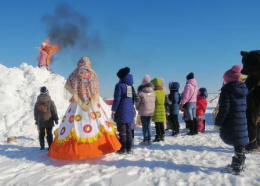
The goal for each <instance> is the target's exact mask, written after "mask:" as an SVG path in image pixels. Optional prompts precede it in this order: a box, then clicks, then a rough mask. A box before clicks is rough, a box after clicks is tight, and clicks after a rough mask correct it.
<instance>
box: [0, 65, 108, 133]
mask: <svg viewBox="0 0 260 186" xmlns="http://www.w3.org/2000/svg"><path fill="white" fill-rule="evenodd" d="M65 82H66V80H65V79H64V77H62V76H60V75H57V74H55V73H51V72H50V71H48V70H46V69H45V68H38V67H33V66H29V65H27V64H26V63H22V64H21V65H20V66H19V68H7V67H5V66H3V65H1V64H0V103H1V105H0V123H1V125H0V136H5V137H7V136H17V137H18V136H37V135H38V134H37V130H36V125H35V121H34V117H33V108H34V104H35V102H36V100H37V96H38V95H39V93H40V87H41V86H46V87H47V88H48V89H49V93H50V96H51V98H52V100H53V101H54V102H55V104H56V107H57V111H58V114H59V117H60V118H62V115H63V114H64V113H65V111H66V109H67V106H68V104H69V101H68V100H67V99H65V91H64V84H65ZM100 101H101V104H102V106H103V107H105V110H107V112H110V108H109V106H107V105H106V104H105V103H104V102H103V100H102V99H100ZM108 114H110V113H108Z"/></svg>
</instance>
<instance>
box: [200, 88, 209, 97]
mask: <svg viewBox="0 0 260 186" xmlns="http://www.w3.org/2000/svg"><path fill="white" fill-rule="evenodd" d="M199 92H200V95H201V96H202V97H205V98H207V97H208V91H207V89H206V88H204V87H201V88H200V89H199Z"/></svg>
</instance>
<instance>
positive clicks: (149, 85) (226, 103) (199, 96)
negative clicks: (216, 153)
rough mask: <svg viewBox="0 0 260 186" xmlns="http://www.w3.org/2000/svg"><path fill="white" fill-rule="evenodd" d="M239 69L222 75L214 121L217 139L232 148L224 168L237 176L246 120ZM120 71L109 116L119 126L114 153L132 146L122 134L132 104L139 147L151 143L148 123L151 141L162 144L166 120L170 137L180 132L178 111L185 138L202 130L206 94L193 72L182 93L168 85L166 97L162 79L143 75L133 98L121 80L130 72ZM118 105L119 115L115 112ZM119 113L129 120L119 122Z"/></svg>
mask: <svg viewBox="0 0 260 186" xmlns="http://www.w3.org/2000/svg"><path fill="white" fill-rule="evenodd" d="M125 69H127V70H125ZM241 69H242V67H241V66H239V65H236V66H233V67H232V68H231V69H230V70H228V71H227V72H226V73H225V74H224V77H223V78H224V85H223V87H222V89H221V94H220V98H219V111H218V115H217V117H216V121H215V126H216V128H220V137H221V139H222V140H223V141H224V142H225V143H227V144H229V145H232V146H234V149H235V155H234V156H233V157H232V163H231V165H229V166H228V168H230V171H231V172H235V173H239V172H240V171H241V170H242V169H243V166H244V163H245V158H246V157H245V146H246V145H247V144H248V143H249V140H248V131H247V118H246V108H247V107H246V96H247V94H248V90H247V88H246V85H245V83H244V82H242V81H241ZM123 71H124V73H122V74H123V76H122V77H119V76H118V77H119V78H120V80H119V83H118V84H120V88H119V87H118V84H117V85H116V88H115V95H114V98H115V99H114V104H113V107H112V113H113V114H112V116H114V115H116V117H115V122H117V124H118V126H119V136H120V139H119V140H120V142H121V143H123V144H122V148H121V149H120V150H119V151H118V152H119V153H125V152H130V151H131V145H129V146H127V148H126V149H125V147H126V146H125V145H124V143H125V141H127V140H128V142H127V144H132V138H131V137H130V132H126V131H127V130H128V129H129V130H130V126H131V122H132V120H133V117H132V115H131V113H133V112H134V105H135V106H136V109H137V110H138V114H139V115H140V116H141V122H142V126H143V141H142V142H141V145H150V144H151V143H152V142H151V120H152V121H153V122H154V123H155V129H156V135H155V138H154V140H153V142H159V141H164V134H165V128H164V126H165V125H164V124H165V122H166V120H167V121H168V125H167V126H168V127H167V129H168V128H171V129H172V136H176V135H178V134H179V130H180V124H179V121H178V118H179V111H182V112H183V115H184V120H185V123H186V128H187V129H189V130H190V131H189V133H188V135H196V134H198V132H204V131H205V123H206V122H205V111H206V108H207V97H208V93H207V89H206V88H204V87H202V88H200V89H199V90H198V86H197V82H196V79H195V78H194V74H193V73H189V74H188V75H187V76H186V79H187V81H186V85H185V87H184V91H183V93H182V94H180V93H179V89H180V84H179V83H178V82H170V83H169V90H170V94H169V95H167V94H166V90H165V88H164V80H163V79H162V78H159V77H156V78H154V79H151V77H150V76H149V75H146V76H144V78H143V81H142V84H141V85H140V86H139V87H138V91H137V95H136V94H135V91H134V88H133V86H132V85H133V81H131V83H130V84H129V83H128V82H126V81H125V80H124V78H125V77H128V76H129V72H130V69H129V68H128V67H126V68H124V69H120V70H119V72H118V74H119V73H120V72H123ZM122 74H121V75H122ZM131 78H132V75H131ZM129 86H131V88H129ZM133 97H139V99H133ZM130 98H131V99H130ZM127 99H130V100H127ZM126 102H129V107H124V105H125V104H126ZM165 105H168V106H169V108H168V109H166V108H165ZM118 106H119V107H120V109H119V110H120V112H118V111H117V110H118V109H117V107H118ZM166 110H168V112H169V113H168V114H166ZM121 112H123V113H124V114H126V115H127V117H128V116H129V115H131V119H129V120H128V121H123V118H124V116H123V114H121ZM120 117H123V118H121V119H120V121H119V120H118V119H117V118H120ZM127 117H126V118H127ZM122 125H124V126H126V127H125V128H126V129H124V130H122V129H121V126H122ZM126 136H127V137H126ZM126 139H127V140H126Z"/></svg>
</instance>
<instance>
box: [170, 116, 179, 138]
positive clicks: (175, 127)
mask: <svg viewBox="0 0 260 186" xmlns="http://www.w3.org/2000/svg"><path fill="white" fill-rule="evenodd" d="M170 120H171V123H172V125H173V126H172V131H173V132H177V133H179V129H180V124H179V118H178V115H175V114H170Z"/></svg>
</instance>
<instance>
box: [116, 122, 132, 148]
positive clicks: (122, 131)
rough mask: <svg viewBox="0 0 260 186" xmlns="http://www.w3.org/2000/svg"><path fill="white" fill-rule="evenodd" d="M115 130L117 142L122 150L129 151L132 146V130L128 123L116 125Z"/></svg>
mask: <svg viewBox="0 0 260 186" xmlns="http://www.w3.org/2000/svg"><path fill="white" fill-rule="evenodd" d="M117 130H118V132H119V141H120V143H121V145H122V148H126V149H131V145H132V140H133V139H132V129H131V124H130V123H117Z"/></svg>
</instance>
